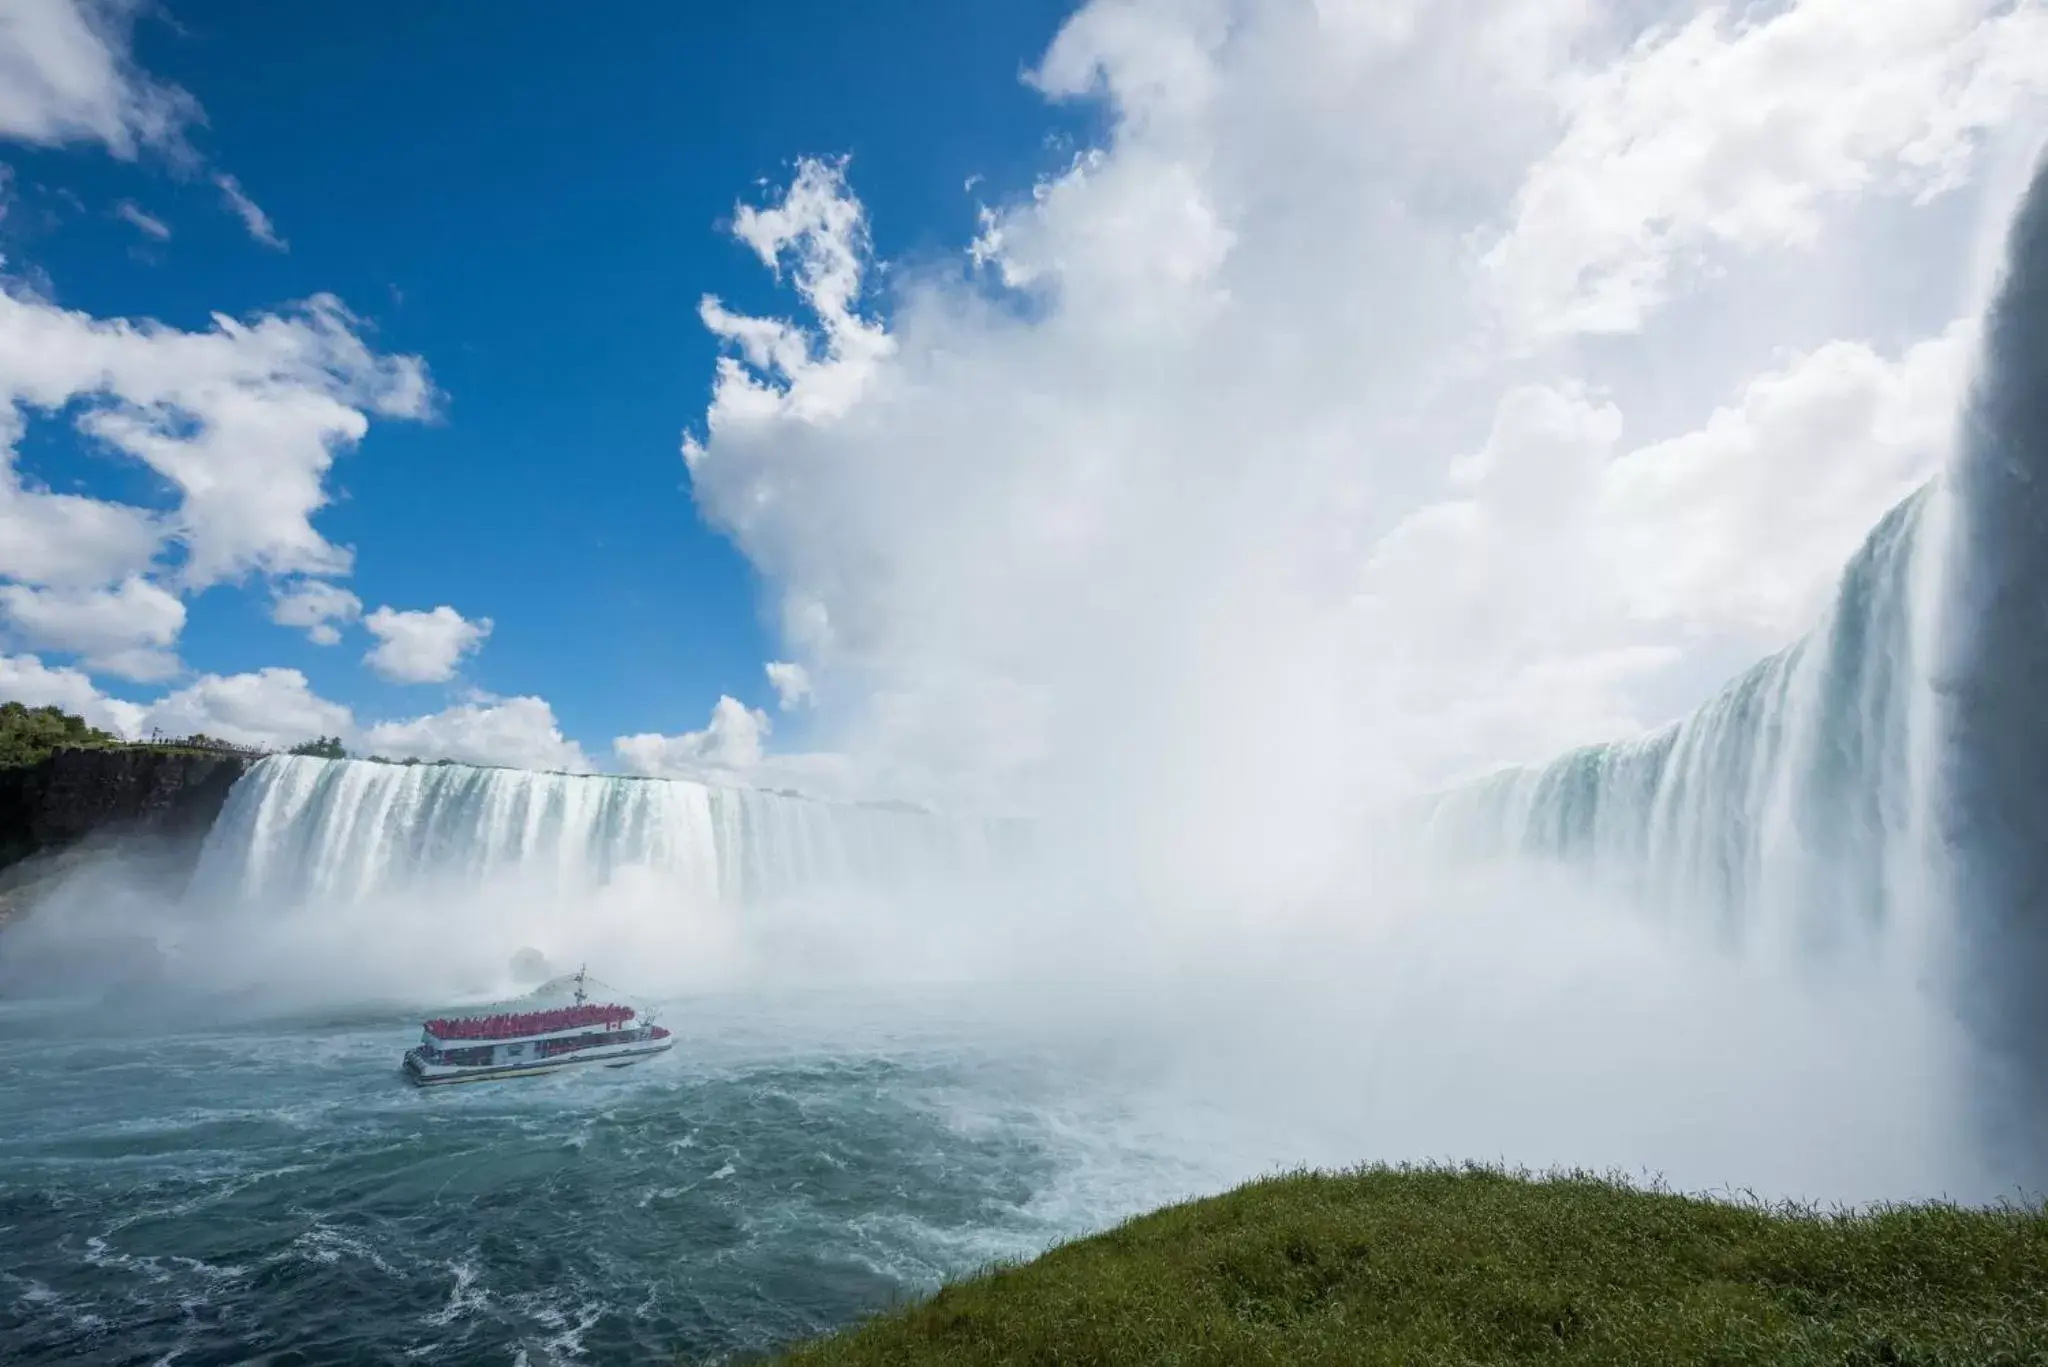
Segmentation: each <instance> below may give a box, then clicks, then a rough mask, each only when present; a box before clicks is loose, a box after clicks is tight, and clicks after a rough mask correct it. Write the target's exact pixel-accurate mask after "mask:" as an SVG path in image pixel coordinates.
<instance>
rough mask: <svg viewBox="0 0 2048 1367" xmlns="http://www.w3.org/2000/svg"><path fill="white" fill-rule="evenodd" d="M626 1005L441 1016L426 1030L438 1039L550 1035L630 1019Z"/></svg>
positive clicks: (589, 1004)
mask: <svg viewBox="0 0 2048 1367" xmlns="http://www.w3.org/2000/svg"><path fill="white" fill-rule="evenodd" d="M633 1014H634V1013H633V1008H632V1007H630V1006H613V1005H600V1004H598V1003H596V1002H583V1003H578V1004H577V1005H575V1006H564V1007H559V1008H556V1009H555V1010H552V1011H515V1012H509V1013H506V1014H503V1015H496V1016H442V1017H437V1018H436V1019H434V1020H430V1021H428V1022H427V1023H426V1032H427V1033H428V1034H429V1035H431V1036H433V1037H434V1038H435V1039H437V1040H442V1041H457V1040H460V1041H465V1042H466V1041H470V1040H476V1041H497V1040H511V1039H526V1038H528V1037H530V1036H533V1035H552V1034H557V1033H560V1032H561V1031H564V1030H609V1029H614V1028H616V1027H618V1026H622V1025H625V1024H627V1023H628V1022H629V1021H631V1020H632V1019H633Z"/></svg>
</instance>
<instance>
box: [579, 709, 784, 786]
mask: <svg viewBox="0 0 2048 1367" xmlns="http://www.w3.org/2000/svg"><path fill="white" fill-rule="evenodd" d="M772 729H773V727H772V724H771V723H770V722H769V720H768V714H767V713H766V712H763V711H760V710H759V709H758V708H751V707H748V706H747V705H746V704H745V703H742V702H740V701H739V700H738V699H737V698H728V697H721V698H720V699H719V700H718V701H717V703H715V704H714V705H713V706H712V709H711V720H710V722H709V723H708V724H707V725H706V726H705V727H704V729H703V730H701V731H685V732H683V733H682V734H681V735H677V736H664V735H660V734H658V733H655V732H646V733H643V734H641V735H637V736H620V737H619V738H618V739H616V740H614V741H613V742H612V749H613V750H614V751H615V752H616V753H617V754H618V757H619V760H620V762H621V763H622V764H624V765H625V767H626V771H627V772H628V773H634V774H646V775H649V776H651V777H656V778H701V777H704V776H706V775H707V774H713V775H723V776H726V777H731V776H733V775H735V774H741V773H745V772H747V771H749V770H752V769H754V768H756V767H758V766H759V765H760V763H761V758H762V748H761V742H762V741H763V740H764V739H765V738H766V737H767V735H768V733H769V731H770V730H772Z"/></svg>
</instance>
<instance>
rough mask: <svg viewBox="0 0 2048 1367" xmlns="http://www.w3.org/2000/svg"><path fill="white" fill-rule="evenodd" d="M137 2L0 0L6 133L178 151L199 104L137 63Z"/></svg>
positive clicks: (0, 129)
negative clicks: (133, 48) (133, 31)
mask: <svg viewBox="0 0 2048 1367" xmlns="http://www.w3.org/2000/svg"><path fill="white" fill-rule="evenodd" d="M137 9H138V6H136V5H135V4H133V3H124V2H123V0H8V3H7V4H6V5H4V6H0V137H6V138H15V139H18V140H20V141H23V142H30V143H37V144H40V145H43V146H49V147H54V146H60V145H62V144H65V143H75V142H97V143H100V144H102V145H104V146H105V147H106V148H107V150H108V151H110V152H112V153H113V154H114V155H115V156H117V157H123V158H132V157H134V156H135V154H136V152H137V151H138V150H139V149H140V148H142V147H145V146H154V147H158V148H162V149H165V150H167V151H171V152H173V153H178V152H181V151H182V150H183V132H184V129H185V127H186V126H187V125H188V124H190V123H192V122H194V121H196V120H197V119H198V118H199V106H198V104H197V103H196V102H195V101H194V100H193V99H192V97H191V96H189V95H187V94H186V93H185V92H184V91H182V90H179V89H178V88H177V87H175V86H167V85H161V84H158V83H157V82H155V81H153V80H151V79H150V78H149V77H148V76H147V75H146V74H144V73H143V72H142V71H140V70H138V69H137V68H136V66H135V64H134V61H133V60H132V58H131V57H130V55H129V39H130V28H131V26H132V24H133V20H134V16H135V13H136V11H137Z"/></svg>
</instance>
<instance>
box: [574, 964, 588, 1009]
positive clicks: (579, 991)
mask: <svg viewBox="0 0 2048 1367" xmlns="http://www.w3.org/2000/svg"><path fill="white" fill-rule="evenodd" d="M589 971H590V965H589V964H585V965H583V967H581V968H579V969H577V970H576V1004H577V1005H578V1006H581V1005H583V1003H584V1001H585V1000H587V998H586V997H585V996H584V993H583V975H584V974H585V973H587V972H589Z"/></svg>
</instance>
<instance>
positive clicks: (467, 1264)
mask: <svg viewBox="0 0 2048 1367" xmlns="http://www.w3.org/2000/svg"><path fill="white" fill-rule="evenodd" d="M430 1006H431V1004H421V1007H420V1009H418V1010H406V1011H404V1012H399V1011H395V1010H389V1009H384V1010H376V1011H365V1012H363V1013H360V1014H357V1015H345V1014H337V1015H330V1016H328V1017H325V1018H301V1019H278V1018H265V1017H264V1016H262V1015H261V1014H260V1013H254V1014H249V1015H245V1016H244V1017H243V1018H242V1019H240V1020H237V1021H234V1022H232V1023H230V1022H228V1021H225V1020H223V1019H221V1018H220V1013H219V1012H218V1011H211V1012H199V1013H196V1014H195V1013H193V1012H191V1011H189V1010H188V1011H186V1012H184V1013H183V1014H182V1016H161V1017H158V1018H156V1019H154V1020H152V1021H149V1022H141V1021H133V1022H130V1023H128V1024H126V1025H125V1026H120V1025H115V1024H114V1023H112V1022H111V1021H110V1019H109V1013H108V1010H107V1008H105V1007H103V1006H99V1005H94V1006H90V1007H88V1006H80V1005H76V1004H74V1005H48V1004H15V1005H9V1006H5V1007H0V1116H4V1117H6V1120H5V1123H4V1124H0V1360H4V1361H7V1362H10V1363H15V1362H91V1363H152V1362H174V1363H179V1364H202V1363H226V1362H246V1361H255V1362H266V1363H276V1364H284V1363H329V1362H400V1361H406V1360H418V1361H428V1362H436V1363H441V1362H448V1363H470V1362H475V1363H503V1364H511V1363H522V1362H523V1363H527V1364H540V1363H547V1362H579V1361H587V1362H603V1363H613V1362H643V1361H645V1362H653V1361H669V1360H671V1359H672V1357H673V1355H675V1354H677V1353H679V1352H680V1353H683V1354H685V1355H687V1356H688V1357H689V1358H690V1359H691V1360H693V1361H694V1360H720V1359H729V1358H733V1357H743V1356H745V1355H746V1354H748V1353H752V1352H759V1351H764V1350H768V1349H772V1348H773V1347H775V1346H777V1345H780V1344H784V1343H787V1342H789V1341H791V1340H793V1339H796V1338H799V1337H802V1336H805V1335H809V1334H812V1333H816V1332H818V1331H820V1330H825V1329H830V1328H833V1327H836V1326H840V1325H844V1324H846V1323H848V1322H850V1321H852V1320H854V1319H856V1318H857V1317H859V1316H860V1315H862V1314H863V1313H865V1312H868V1311H871V1310H874V1309H876V1308H878V1307H882V1306H886V1305H888V1304H890V1303H892V1302H894V1301H897V1300H900V1299H901V1298H903V1297H905V1296H908V1295H913V1294H916V1293H918V1292H921V1291H925V1290H928V1289H930V1288H931V1287H933V1286H934V1285H936V1284H937V1283H938V1281H939V1280H940V1279H942V1278H944V1277H946V1276H948V1275H953V1274H958V1273H962V1272H966V1271H969V1270H971V1269H973V1268H976V1267H978V1266H981V1265H983V1264H985V1263H987V1262H989V1261H991V1260H994V1259H998V1258H1009V1257H1019V1256H1026V1255H1029V1254H1031V1253H1033V1252H1035V1251H1037V1250H1039V1249H1041V1248H1043V1247H1044V1246H1046V1245H1047V1244H1048V1243H1050V1242H1052V1241H1054V1240H1056V1239H1058V1238H1061V1237H1063V1236H1066V1235H1069V1234H1073V1233H1076V1232H1079V1231H1082V1230H1086V1229H1090V1228H1095V1227H1098V1226H1099V1225H1101V1224H1103V1223H1105V1222H1108V1221H1111V1220H1114V1219H1115V1218H1118V1217H1120V1216H1121V1215H1124V1214H1126V1213H1129V1212H1131V1211H1134V1210H1137V1209H1141V1208H1144V1207H1146V1206H1149V1205H1151V1204H1155V1203H1156V1202H1158V1201H1160V1200H1164V1199H1168V1198H1170V1197H1172V1196H1176V1195H1181V1194H1186V1193H1188V1192H1192V1191H1195V1190H1199V1189H1202V1188H1203V1187H1205V1186H1207V1185H1210V1184H1213V1182H1214V1180H1216V1178H1217V1177H1218V1176H1219V1175H1220V1174H1218V1173H1215V1172H1208V1171H1204V1170H1203V1169H1202V1168H1200V1167H1199V1166H1196V1165H1193V1164H1190V1163H1187V1162H1183V1161H1176V1160H1171V1159H1169V1158H1167V1157H1166V1156H1165V1155H1166V1153H1167V1151H1168V1149H1170V1148H1171V1147H1173V1143H1172V1140H1171V1135H1172V1134H1173V1133H1176V1132H1179V1133H1183V1134H1184V1133H1185V1130H1184V1129H1182V1128H1180V1127H1179V1126H1177V1125H1173V1124H1165V1123H1159V1118H1158V1117H1154V1118H1152V1119H1151V1120H1148V1119H1147V1118H1146V1117H1145V1116H1143V1115H1141V1114H1140V1113H1139V1111H1138V1109H1137V1107H1136V1105H1135V1103H1134V1102H1133V1101H1132V1099H1131V1096H1132V1094H1131V1092H1130V1089H1129V1087H1128V1085H1127V1083H1128V1079H1127V1078H1119V1077H1117V1076H1115V1075H1114V1072H1113V1070H1107V1069H1101V1068H1098V1069H1095V1070H1093V1071H1092V1074H1091V1070H1090V1069H1089V1068H1088V1067H1087V1066H1086V1065H1085V1061H1083V1062H1078V1063H1077V1060H1076V1059H1075V1058H1074V1057H1073V1051H1072V1048H1071V1043H1070V1042H1069V1043H1060V1042H1058V1041H1055V1040H1053V1039H1051V1038H1050V1037H1033V1036H1031V1035H1029V1034H1028V1033H1027V1034H1018V1033H1016V1032H1010V1033H1007V1034H1006V1033H1005V1032H1004V1031H1001V1030H998V1029H993V1028H988V1027H986V1026H985V1025H982V1024H977V1019H978V1018H977V1013H976V1012H975V1010H974V1009H973V1004H972V1003H968V1002H961V1001H941V1000H931V1001H921V1002H914V1003H907V1002H906V1001H904V1000H903V999H902V998H901V997H900V996H899V997H896V998H893V999H891V1000H889V1001H886V1002H884V1001H880V1000H871V999H862V998H848V997H819V996H812V997H807V998H801V999H790V1000H781V1001H771V1000H762V999H758V998H750V999H729V1000H716V1001H696V1002H673V1003H669V1004H667V1006H666V1008H665V1009H664V1011H663V1013H662V1014H663V1019H664V1020H665V1021H666V1022H667V1023H668V1024H670V1025H672V1026H674V1027H675V1028H676V1029H677V1032H678V1035H679V1038H680V1043H679V1046H678V1048H676V1049H675V1050H673V1051H672V1052H671V1053H670V1054H668V1055H666V1056H664V1057H662V1058H660V1059H657V1060H652V1061H649V1062H647V1063H643V1064H640V1065H636V1066H635V1067H633V1068H628V1069H619V1070H605V1069H593V1070H582V1071H571V1072H568V1073H564V1074H558V1075H554V1076H548V1077H541V1078H532V1079H522V1080H516V1081H506V1082H498V1083H490V1084H479V1085H475V1086H468V1087H455V1088H441V1089H434V1090H428V1091H420V1090H416V1089H414V1088H411V1087H408V1086H407V1085H405V1084H404V1083H403V1082H402V1081H401V1080H400V1078H399V1076H398V1073H397V1064H398V1060H399V1056H400V1053H401V1051H402V1050H403V1049H404V1048H405V1047H406V1046H407V1045H408V1044H410V1043H411V1042H412V1040H413V1039H414V1037H415V1036H416V1033H417V1021H418V1020H419V1018H420V1017H421V1016H422V1015H424V1014H426V1013H427V1011H428V1009H429V1007H430ZM209 1017H211V1018H210V1019H209Z"/></svg>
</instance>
